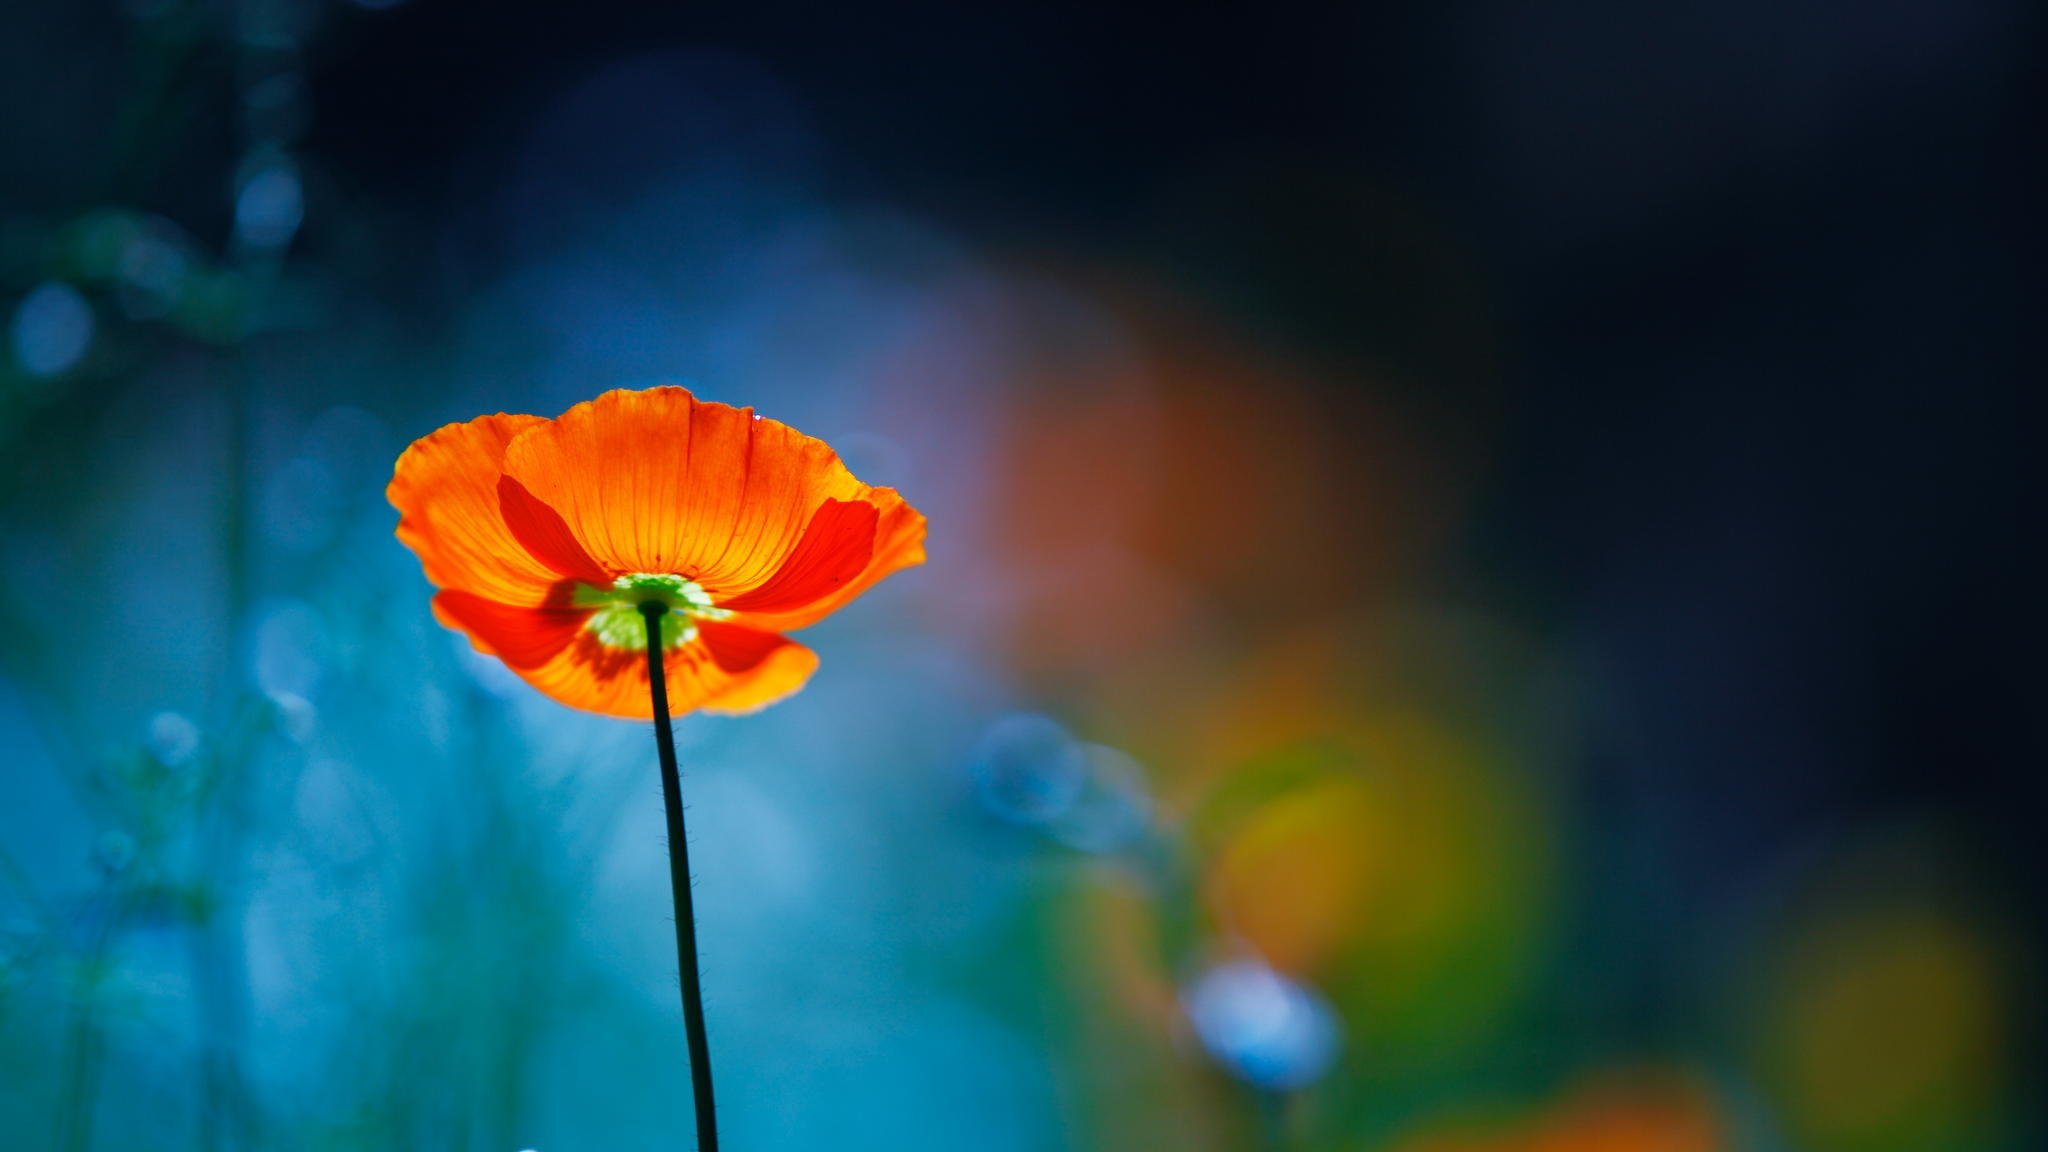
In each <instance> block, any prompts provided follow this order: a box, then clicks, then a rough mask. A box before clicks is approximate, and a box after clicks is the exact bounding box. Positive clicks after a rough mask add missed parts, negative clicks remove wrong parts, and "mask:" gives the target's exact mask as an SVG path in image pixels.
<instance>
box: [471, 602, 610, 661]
mask: <svg viewBox="0 0 2048 1152" xmlns="http://www.w3.org/2000/svg"><path fill="white" fill-rule="evenodd" d="M434 616H435V618H436V619H438V620H440V621H441V622H442V623H443V624H446V625H448V626H449V627H450V628H455V629H459V630H460V631H461V632H463V633H464V634H466V635H467V636H468V637H469V642H470V643H471V644H472V645H474V646H475V647H476V650H477V651H479V652H482V653H484V654H486V655H490V656H496V657H498V658H499V659H500V660H503V661H504V662H505V663H506V664H508V665H510V666H511V667H512V668H513V669H515V670H517V669H521V668H538V667H540V666H541V665H543V664H545V663H547V662H548V661H549V660H551V659H553V658H554V656H555V655H556V654H557V653H559V652H561V650H562V649H564V648H566V647H568V646H569V644H570V642H571V641H573V640H575V639H576V634H577V633H578V632H580V631H582V630H583V626H584V624H586V623H587V622H589V620H590V616H591V610H590V609H588V608H518V607H514V606H513V605H510V604H500V603H498V602H497V601H495V600H486V599H484V598H483V597H481V596H477V595H473V594H471V593H468V592H462V591H449V592H442V593H440V594H438V595H436V596H435V597H434Z"/></svg>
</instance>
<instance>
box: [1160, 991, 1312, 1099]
mask: <svg viewBox="0 0 2048 1152" xmlns="http://www.w3.org/2000/svg"><path fill="white" fill-rule="evenodd" d="M1182 1003H1183V1005H1184V1006H1185V1007H1186V1009H1187V1014H1188V1019H1189V1020H1190V1021H1191V1022H1192V1023H1193V1024H1194V1026H1195V1034H1196V1035H1197V1036H1199V1037H1200V1038H1201V1041H1202V1045H1203V1047H1205V1048H1207V1049H1208V1051H1209V1054H1210V1055H1211V1056H1213V1057H1214V1058H1215V1059H1216V1061H1217V1062H1218V1063H1220V1064H1222V1065H1223V1066H1224V1067H1225V1068H1227V1069H1229V1070H1230V1072H1231V1074H1232V1075H1235V1076H1237V1077H1238V1078H1239V1079H1241V1080H1244V1081H1245V1082H1247V1083H1250V1084H1253V1085H1256V1086H1257V1087H1260V1088H1265V1089H1269V1090H1272V1091H1291V1090H1293V1089H1297V1088H1304V1087H1307V1086H1308V1085H1309V1084H1312V1083H1314V1082H1315V1081H1316V1080H1317V1079H1318V1078H1320V1077H1321V1076H1322V1075H1323V1073H1325V1072H1327V1071H1329V1068H1330V1065H1331V1063H1332V1062H1334V1061H1335V1060H1336V1057H1337V1051H1338V1048H1339V1046H1340V1041H1339V1036H1338V1029H1337V1017H1336V1014H1335V1013H1334V1012H1333V1011H1332V1010H1331V1008H1330V1006H1329V1004H1328V1003H1327V1002H1326V1001H1324V999H1323V998H1322V997H1321V996H1319V995H1317V994H1316V993H1315V992H1314V991H1313V990H1311V989H1310V988H1308V987H1307V986H1306V985H1303V984H1300V983H1297V982H1295V981H1293V980H1290V979H1288V978H1287V977H1285V976H1282V975H1281V974H1280V973H1278V972H1275V971H1273V970H1272V969H1271V968H1268V967H1266V966H1265V965H1264V964H1261V963H1258V962H1257V961H1252V960H1237V961H1231V962H1229V963H1225V964H1219V965H1217V966H1215V967H1213V968H1211V969H1209V970H1208V971H1207V972H1204V973H1203V974H1202V975H1201V977H1200V978H1198V979H1197V980H1196V981H1195V982H1194V984H1193V985H1191V986H1190V987H1189V988H1188V989H1187V991H1186V992H1185V993H1184V994H1183V996H1182Z"/></svg>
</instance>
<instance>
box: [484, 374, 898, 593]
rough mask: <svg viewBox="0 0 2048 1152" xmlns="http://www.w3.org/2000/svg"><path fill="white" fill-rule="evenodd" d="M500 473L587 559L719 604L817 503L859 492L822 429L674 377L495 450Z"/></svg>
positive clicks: (766, 567) (600, 401)
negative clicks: (698, 392) (500, 456)
mask: <svg viewBox="0 0 2048 1152" xmlns="http://www.w3.org/2000/svg"><path fill="white" fill-rule="evenodd" d="M505 471H506V474H507V475H509V476H511V477H512V478H513V479H515V480H517V481H518V482H519V483H520V484H521V485H523V486H524V487H525V489H526V490H527V491H528V492H529V493H531V494H532V495H533V496H534V497H536V498H538V499H539V500H540V501H541V502H542V503H544V504H546V505H547V506H549V507H551V508H553V509H554V510H555V511H557V512H559V513H561V515H562V519H563V521H564V522H565V523H566V524H567V525H568V528H569V531H570V532H572V533H573V534H574V535H575V537H576V540H577V541H578V542H579V544H580V545H581V546H582V548H583V550H584V551H585V552H586V553H588V554H589V555H590V556H591V557H592V558H593V559H594V560H595V561H596V562H597V563H598V564H599V565H602V566H603V567H605V568H607V569H610V570H613V571H617V572H662V573H675V574H677V575H680V576H684V577H687V578H689V579H691V580H695V581H696V582H697V583H699V584H701V585H703V586H704V588H705V589H706V590H707V591H709V592H710V593H711V594H712V597H713V599H714V600H719V601H723V600H726V599H730V598H733V597H736V596H739V595H742V594H744V593H746V592H748V591H751V590H753V589H755V588H758V587H760V586H762V585H763V584H765V583H767V582H768V581H769V579H770V578H772V577H773V576H774V575H775V574H776V572H777V571H779V570H780V569H781V568H782V567H783V565H784V563H785V562H787V561H788V559H789V558H790V556H791V554H792V553H793V552H794V551H795V550H796V547H797V544H798V542H799V541H800V540H801V539H802V538H803V535H804V532H805V529H806V528H808V527H809V526H810V524H811V521H812V518H813V517H814V516H815V515H816V513H817V511H818V509H819V508H820V507H821V506H823V505H824V503H825V502H826V501H827V500H844V501H859V500H868V499H870V498H871V497H872V495H873V494H874V492H875V490H873V489H870V488H869V487H868V486H867V485H865V484H862V483H861V482H860V481H858V480H856V479H854V477H853V474H852V473H850V472H848V471H847V470H846V466H845V465H844V464H842V463H840V461H839V457H838V454H837V453H835V452H833V451H832V449H831V447H830V446H828V445H827V444H825V443H824V442H823V441H821V440H817V439H814V438H812V437H809V436H805V435H804V434H802V433H800V432H798V431H796V430H795V429H793V428H790V427H789V426H788V425H785V424H781V423H778V422H776V421H774V420H764V419H760V418H758V417H756V416H754V414H753V411H752V410H751V409H745V408H733V407H730V406H728V405H724V404H714V403H706V402H700V401H698V400H696V399H695V398H693V397H692V396H691V395H690V394H689V392H687V391H685V390H683V389H681V388H674V387H669V388H652V389H648V390H646V391H644V392H626V391H615V392H607V393H605V394H604V395H602V396H599V397H598V398H597V399H595V400H591V401H589V402H587V403H583V404H578V405H576V406H575V407H574V408H571V409H569V411H567V412H565V413H563V414H562V416H561V418H560V419H558V420H554V421H551V422H549V423H547V424H544V425H539V426H536V427H534V428H532V429H529V430H528V431H527V433H526V434H524V435H522V436H520V437H518V438H517V439H516V440H514V441H513V443H512V444H511V445H510V446H509V447H508V449H507V450H506V454H505Z"/></svg>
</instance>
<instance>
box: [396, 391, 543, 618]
mask: <svg viewBox="0 0 2048 1152" xmlns="http://www.w3.org/2000/svg"><path fill="white" fill-rule="evenodd" d="M546 423H547V421H546V420H543V419H542V418H540V417H538V416H512V415H507V414H505V413H502V412H501V413H498V414H497V415H495V416H479V417H477V418H476V419H474V420H471V421H469V422H468V423H466V424H449V425H447V426H445V427H443V428H441V429H439V430H437V431H435V432H432V433H430V434H428V435H426V436H422V437H420V438H419V439H418V440H415V441H414V442H413V443H412V446H411V447H409V448H407V449H406V450H405V453H404V454H403V455H401V456H400V457H399V458H398V465H397V467H396V468H395V469H394V470H393V472H392V476H391V484H390V485H389V486H388V487H387V488H386V489H385V493H384V494H385V497H386V498H387V499H389V500H390V501H391V504H392V507H394V508H397V509H398V538H399V540H401V541H402V542H404V544H405V545H406V546H407V547H408V548H411V549H412V550H413V552H414V553H415V554H416V555H418V556H419V558H420V566H421V567H422V568H424V569H425V570H426V574H427V579H428V580H430V581H432V582H433V583H434V585H435V586H437V587H440V588H450V589H460V590H462V591H465V592H470V593H473V594H475V595H477V596H481V597H483V598H484V599H487V600H494V601H497V602H498V603H501V604H539V603H540V602H541V601H543V600H544V599H546V597H547V594H548V590H549V588H550V587H551V586H552V585H554V584H555V582H556V581H558V580H560V579H561V578H562V576H563V575H565V574H564V573H557V572H555V571H554V570H552V569H551V568H549V567H548V566H547V565H546V564H544V563H542V562H541V561H540V560H538V559H536V558H535V557H534V556H533V554H532V553H530V552H528V551H527V550H526V548H525V547H524V546H522V545H521V544H520V543H519V541H518V539H517V538H516V537H515V536H514V535H513V534H512V531H511V529H510V528H508V527H507V526H506V524H505V518H504V516H503V515H502V514H500V512H499V510H498V477H499V476H501V475H503V474H504V460H505V448H506V445H507V444H509V443H510V442H511V441H512V439H513V438H514V437H515V436H517V435H518V434H519V433H521V432H524V431H528V430H531V429H533V428H536V427H539V426H541V425H544V424H546Z"/></svg>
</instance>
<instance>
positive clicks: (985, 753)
mask: <svg viewBox="0 0 2048 1152" xmlns="http://www.w3.org/2000/svg"><path fill="white" fill-rule="evenodd" d="M972 772H973V775H974V788H975V793H976V795H978V796H979V797H980V798H981V802H982V804H983V805H984V806H986V807H987V808H988V810H989V811H990V812H993V813H995V814H996V815H997V816H1000V817H1002V818H1003V819H1005V820H1008V821H1010V822H1011V823H1013V824H1026V825H1032V826H1043V825H1045V824H1048V823H1049V822H1051V821H1053V820H1055V819H1057V818H1059V817H1060V816H1062V815H1064V814H1066V812H1067V811H1068V810H1069V809H1070V808H1072V807H1073V805H1074V801H1075V800H1077V799H1078V798H1079V797H1080V795H1081V792H1082V790H1083V789H1084V788H1086V787H1087V784H1088V759H1087V756H1086V754H1085V752H1084V751H1083V749H1082V748H1081V746H1080V745H1079V744H1076V743H1075V742H1074V738H1073V737H1072V736H1071V735H1069V734H1068V733H1067V730H1066V728H1064V727H1063V726H1061V725H1060V723H1059V722H1058V721H1056V720H1053V719H1052V718H1050V717H1047V716H1040V715H1037V714H1034V713H1027V712H1020V713H1016V714H1014V715H1010V716H1005V717H1003V718H1002V719H1000V720H998V721H996V722H995V723H994V724H991V725H989V728H988V731H987V732H986V733H984V734H983V735H982V738H981V742H980V744H979V745H977V746H976V747H975V750H974V761H973V765H972Z"/></svg>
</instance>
